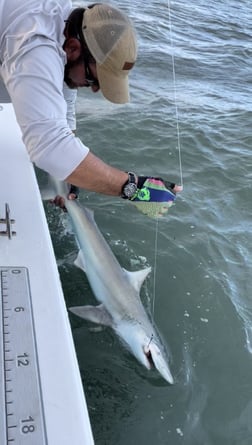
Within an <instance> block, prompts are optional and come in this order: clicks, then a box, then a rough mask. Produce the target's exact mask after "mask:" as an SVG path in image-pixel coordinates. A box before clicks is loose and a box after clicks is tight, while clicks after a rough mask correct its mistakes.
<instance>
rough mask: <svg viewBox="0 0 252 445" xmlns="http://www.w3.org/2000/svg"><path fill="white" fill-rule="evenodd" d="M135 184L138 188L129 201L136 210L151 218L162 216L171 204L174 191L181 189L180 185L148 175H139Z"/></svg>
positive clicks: (173, 198) (177, 191)
mask: <svg viewBox="0 0 252 445" xmlns="http://www.w3.org/2000/svg"><path fill="white" fill-rule="evenodd" d="M137 186H138V190H137V192H136V194H135V195H134V197H133V198H131V201H132V202H133V204H134V205H135V206H136V207H137V208H138V210H140V211H141V212H142V213H144V214H145V215H148V216H150V217H151V218H159V217H161V216H164V215H165V214H166V213H167V212H168V210H169V208H170V207H171V206H172V205H173V203H174V201H175V199H176V193H179V192H181V191H182V190H183V187H182V186H179V185H176V184H174V183H172V182H169V181H166V180H164V179H162V178H153V177H148V176H139V177H138V183H137Z"/></svg>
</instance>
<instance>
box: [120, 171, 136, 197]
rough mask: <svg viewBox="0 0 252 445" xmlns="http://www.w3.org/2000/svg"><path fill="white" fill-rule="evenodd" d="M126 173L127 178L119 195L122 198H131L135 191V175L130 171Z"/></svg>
mask: <svg viewBox="0 0 252 445" xmlns="http://www.w3.org/2000/svg"><path fill="white" fill-rule="evenodd" d="M127 173H128V176H129V177H128V180H127V181H126V182H125V184H123V186H122V193H121V197H122V198H123V199H131V198H133V196H134V195H135V193H136V191H137V183H136V175H135V174H134V173H132V172H127Z"/></svg>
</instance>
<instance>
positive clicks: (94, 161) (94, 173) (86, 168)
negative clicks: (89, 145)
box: [66, 152, 128, 196]
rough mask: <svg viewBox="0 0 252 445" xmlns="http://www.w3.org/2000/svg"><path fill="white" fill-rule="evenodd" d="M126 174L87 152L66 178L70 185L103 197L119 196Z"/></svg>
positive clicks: (126, 177)
mask: <svg viewBox="0 0 252 445" xmlns="http://www.w3.org/2000/svg"><path fill="white" fill-rule="evenodd" d="M127 179H128V174H127V173H126V172H124V171H121V170H118V169H117V168H114V167H111V166H110V165H108V164H105V162H103V161H102V160H101V159H100V158H97V156H95V155H94V154H93V153H91V152H89V153H88V154H87V156H86V157H85V158H84V160H83V161H82V162H81V163H80V164H79V165H78V167H77V168H76V169H75V170H74V171H73V172H72V173H71V174H70V175H69V176H68V177H67V178H66V181H67V182H69V183H70V184H74V185H76V186H78V187H81V188H84V189H86V190H92V191H93V192H97V193H103V194H105V195H113V196H120V195H121V191H122V186H123V184H124V183H125V182H126V181H127Z"/></svg>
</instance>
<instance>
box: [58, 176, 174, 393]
mask: <svg viewBox="0 0 252 445" xmlns="http://www.w3.org/2000/svg"><path fill="white" fill-rule="evenodd" d="M53 183H54V188H55V190H56V193H58V194H59V195H61V196H63V197H65V207H66V209H67V212H68V215H69V218H70V221H71V225H72V227H73V231H74V234H75V237H76V240H77V244H78V246H79V253H78V256H77V258H76V260H75V265H76V266H77V267H79V268H81V269H82V270H83V271H84V272H85V274H86V276H87V279H88V281H89V284H90V286H91V289H92V291H93V293H94V296H95V298H96V300H97V301H98V304H97V305H95V306H92V305H83V306H75V307H70V308H68V309H69V311H70V312H72V313H73V314H75V315H77V316H78V317H81V318H83V319H85V320H88V321H91V322H93V323H97V324H99V325H104V326H109V327H111V328H112V329H113V330H114V332H115V333H116V335H117V336H118V337H119V338H120V340H121V341H122V343H123V344H124V345H125V346H126V347H127V348H128V350H129V351H130V352H131V353H132V354H133V355H134V356H135V358H136V359H137V360H138V361H139V362H140V363H141V364H142V365H143V366H145V368H147V369H148V370H150V369H152V368H156V370H157V371H158V372H159V374H160V375H161V376H162V377H163V378H164V379H165V380H166V382H168V383H169V384H173V383H174V379H173V376H172V374H171V371H170V368H169V354H168V351H167V348H166V347H165V345H164V343H163V341H162V340H161V336H160V334H159V333H158V331H157V328H156V327H155V324H154V321H153V320H151V318H150V317H149V316H148V315H147V312H146V311H145V308H144V306H143V304H142V302H141V298H140V290H141V286H142V284H143V282H144V281H145V279H146V277H147V276H148V275H149V274H150V272H151V267H147V268H144V269H142V270H138V271H128V270H126V269H124V268H123V267H121V265H120V264H119V262H118V260H117V258H116V257H115V255H114V253H113V252H112V250H111V248H110V246H109V245H108V243H107V241H106V240H105V238H104V236H103V235H102V233H101V231H100V230H99V228H98V226H97V224H96V222H95V219H94V213H93V211H92V210H90V209H89V208H87V207H83V206H81V205H80V204H79V202H78V201H77V200H69V199H67V197H66V189H65V185H64V183H62V182H60V181H57V180H55V179H53Z"/></svg>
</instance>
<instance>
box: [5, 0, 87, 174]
mask: <svg viewBox="0 0 252 445" xmlns="http://www.w3.org/2000/svg"><path fill="white" fill-rule="evenodd" d="M71 9H72V3H71V1H69V0H40V1H39V2H38V0H25V3H24V1H23V0H0V76H1V77H2V80H3V82H4V85H5V87H6V89H7V91H8V94H9V96H10V99H11V101H12V103H13V106H14V110H15V114H16V118H17V121H18V123H19V125H20V128H21V131H22V136H23V141H24V144H25V146H26V148H27V150H28V153H29V155H30V159H31V161H32V162H34V163H35V164H36V165H37V166H38V167H40V168H41V169H43V170H45V171H47V172H48V173H50V174H51V175H53V176H55V177H56V178H58V179H61V180H63V179H66V178H67V177H68V176H69V175H70V174H71V173H72V172H73V171H74V169H75V168H76V167H77V166H78V165H79V164H80V162H81V161H82V160H83V159H84V158H85V156H86V155H87V153H88V151H89V149H88V147H86V146H85V145H84V144H83V143H82V142H81V141H80V140H79V139H78V138H76V137H75V136H74V134H73V133H72V130H73V129H74V126H75V117H74V108H75V107H74V105H75V95H76V91H75V90H74V91H73V90H69V89H68V88H63V84H64V82H63V78H64V65H65V63H66V54H65V52H64V51H63V49H62V45H63V43H64V35H63V30H64V26H65V24H64V20H66V18H67V17H68V15H69V14H70V11H71ZM63 90H64V91H63ZM64 94H65V97H64ZM67 104H68V107H67Z"/></svg>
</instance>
